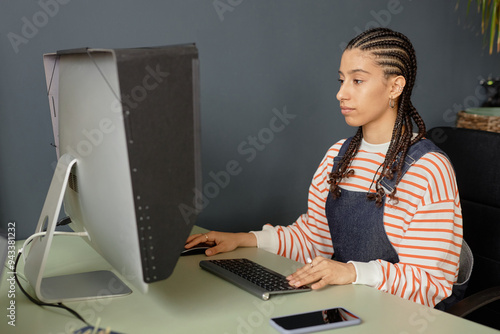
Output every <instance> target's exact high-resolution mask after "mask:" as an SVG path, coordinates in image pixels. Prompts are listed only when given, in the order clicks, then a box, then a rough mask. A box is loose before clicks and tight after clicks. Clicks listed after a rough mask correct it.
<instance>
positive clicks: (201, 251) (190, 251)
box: [181, 244, 212, 256]
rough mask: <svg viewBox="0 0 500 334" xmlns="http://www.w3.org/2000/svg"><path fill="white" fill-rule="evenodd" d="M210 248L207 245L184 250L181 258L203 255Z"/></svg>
mask: <svg viewBox="0 0 500 334" xmlns="http://www.w3.org/2000/svg"><path fill="white" fill-rule="evenodd" d="M210 247H212V246H209V245H207V244H198V245H196V246H193V247H191V248H189V249H184V250H183V251H182V252H181V256H185V255H196V254H205V251H206V250H207V249H209V248H210Z"/></svg>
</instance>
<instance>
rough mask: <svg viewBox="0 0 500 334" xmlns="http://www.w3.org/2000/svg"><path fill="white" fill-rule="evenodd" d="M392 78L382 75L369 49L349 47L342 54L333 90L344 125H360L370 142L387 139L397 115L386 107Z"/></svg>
mask: <svg viewBox="0 0 500 334" xmlns="http://www.w3.org/2000/svg"><path fill="white" fill-rule="evenodd" d="M394 79H395V78H389V79H387V78H386V77H385V76H384V72H383V70H382V67H380V66H379V65H377V64H376V63H375V59H374V56H373V55H372V54H370V53H369V52H366V51H362V50H359V49H351V50H346V51H345V52H344V54H343V55H342V60H341V62H340V69H339V81H340V88H339V92H338V93H337V99H338V100H339V101H340V109H341V111H342V115H344V117H345V121H346V123H347V124H348V125H350V126H355V127H359V126H362V127H363V136H364V138H365V140H367V141H369V142H371V143H373V144H377V142H375V141H381V142H387V141H389V140H390V138H391V134H392V129H393V127H394V122H395V120H396V114H397V108H391V107H390V106H389V97H391V96H392V95H391V93H392V92H393V89H394ZM387 134H388V138H387ZM370 137H371V141H370V139H369V138H370Z"/></svg>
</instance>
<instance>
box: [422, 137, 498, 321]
mask: <svg viewBox="0 0 500 334" xmlns="http://www.w3.org/2000/svg"><path fill="white" fill-rule="evenodd" d="M427 138H428V139H430V140H432V141H433V142H434V143H435V144H436V145H437V146H438V147H439V148H441V149H442V150H443V151H444V152H445V153H446V154H447V155H448V157H449V158H450V160H451V163H452V164H453V167H454V169H455V173H456V178H457V184H458V191H459V193H460V201H461V204H462V217H463V231H464V232H463V233H464V240H466V241H467V243H468V245H469V246H470V249H471V250H472V254H473V257H474V265H473V268H472V274H471V277H470V280H469V283H468V287H467V290H466V293H465V298H464V299H463V300H461V301H459V302H458V303H456V304H454V305H453V306H452V307H450V308H449V309H448V310H446V312H448V313H451V314H454V315H457V316H460V317H463V318H466V319H469V320H472V321H475V322H478V323H481V324H483V325H486V326H490V327H493V328H496V329H500V133H494V132H486V131H481V130H471V129H464V128H452V127H436V128H433V129H431V130H429V131H428V132H427Z"/></svg>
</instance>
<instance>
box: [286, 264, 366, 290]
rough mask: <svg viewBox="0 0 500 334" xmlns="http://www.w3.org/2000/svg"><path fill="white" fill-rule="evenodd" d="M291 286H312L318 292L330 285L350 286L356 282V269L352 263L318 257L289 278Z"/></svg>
mask: <svg viewBox="0 0 500 334" xmlns="http://www.w3.org/2000/svg"><path fill="white" fill-rule="evenodd" d="M287 279H288V280H289V281H290V285H293V286H297V287H299V286H303V285H307V284H311V283H314V284H312V285H311V288H312V289H314V290H316V289H320V288H322V287H324V286H325V285H328V284H350V283H352V282H355V281H356V269H354V265H353V264H352V263H342V262H338V261H334V260H330V259H327V258H324V257H322V256H318V257H316V258H315V259H314V260H312V261H310V263H307V264H306V265H305V266H303V267H302V268H300V269H299V270H297V271H296V272H295V273H293V274H291V275H290V276H288V277H287Z"/></svg>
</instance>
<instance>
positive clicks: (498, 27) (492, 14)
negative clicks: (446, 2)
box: [457, 0, 500, 54]
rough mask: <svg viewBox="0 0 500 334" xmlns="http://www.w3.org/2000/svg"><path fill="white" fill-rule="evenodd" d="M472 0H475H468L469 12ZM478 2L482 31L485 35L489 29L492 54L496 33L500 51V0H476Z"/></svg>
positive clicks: (498, 50) (499, 50)
mask: <svg viewBox="0 0 500 334" xmlns="http://www.w3.org/2000/svg"><path fill="white" fill-rule="evenodd" d="M472 2H473V0H468V4H467V14H468V13H469V9H470V6H471V3H472ZM476 2H477V11H478V13H480V14H481V32H482V34H483V35H485V34H486V33H487V32H488V31H489V34H490V36H489V37H490V38H489V47H490V54H492V53H493V47H494V45H495V35H496V45H497V52H500V21H499V20H500V0H476ZM457 4H458V3H457ZM485 36H486V35H485Z"/></svg>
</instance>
